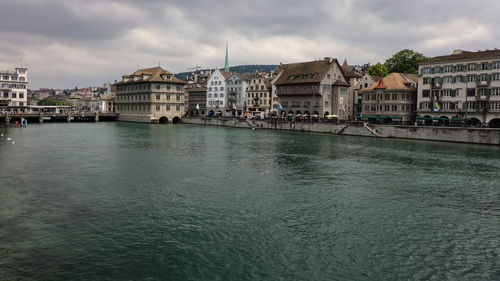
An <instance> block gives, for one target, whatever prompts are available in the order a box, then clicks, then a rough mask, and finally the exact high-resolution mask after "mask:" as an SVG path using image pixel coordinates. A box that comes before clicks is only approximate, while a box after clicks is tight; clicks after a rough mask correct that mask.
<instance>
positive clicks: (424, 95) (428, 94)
mask: <svg viewBox="0 0 500 281" xmlns="http://www.w3.org/2000/svg"><path fill="white" fill-rule="evenodd" d="M430 94H431V91H429V90H423V91H422V97H424V98H428V97H430Z"/></svg>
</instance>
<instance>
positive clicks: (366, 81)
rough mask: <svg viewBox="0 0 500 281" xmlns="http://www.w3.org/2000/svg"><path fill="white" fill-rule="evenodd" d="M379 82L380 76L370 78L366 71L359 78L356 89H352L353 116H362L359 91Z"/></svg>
mask: <svg viewBox="0 0 500 281" xmlns="http://www.w3.org/2000/svg"><path fill="white" fill-rule="evenodd" d="M378 80H380V76H371V75H370V74H369V73H368V71H365V73H363V74H362V75H361V78H359V81H358V83H357V84H356V87H354V105H353V110H354V115H355V116H356V115H362V114H363V108H362V96H361V94H360V90H362V89H365V88H368V87H369V86H371V85H373V84H374V83H376V82H378Z"/></svg>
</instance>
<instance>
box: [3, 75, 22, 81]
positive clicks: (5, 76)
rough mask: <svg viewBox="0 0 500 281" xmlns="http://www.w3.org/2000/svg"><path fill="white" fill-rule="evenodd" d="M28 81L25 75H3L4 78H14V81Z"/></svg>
mask: <svg viewBox="0 0 500 281" xmlns="http://www.w3.org/2000/svg"><path fill="white" fill-rule="evenodd" d="M18 79H19V81H26V78H25V77H24V76H19V77H18V76H8V75H4V76H2V80H12V81H18Z"/></svg>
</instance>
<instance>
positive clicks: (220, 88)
mask: <svg viewBox="0 0 500 281" xmlns="http://www.w3.org/2000/svg"><path fill="white" fill-rule="evenodd" d="M230 76H231V73H230V72H227V71H221V70H218V69H216V70H215V71H214V72H213V73H212V75H211V76H210V78H209V79H208V81H207V110H208V115H220V116H222V115H227V116H229V115H230V114H229V108H227V104H228V100H227V94H226V90H227V89H226V80H227V79H228V78H229V77H230Z"/></svg>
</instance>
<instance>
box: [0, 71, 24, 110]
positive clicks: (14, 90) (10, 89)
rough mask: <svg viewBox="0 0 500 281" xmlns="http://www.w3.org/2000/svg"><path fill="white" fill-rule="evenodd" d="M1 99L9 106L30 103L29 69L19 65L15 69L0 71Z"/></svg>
mask: <svg viewBox="0 0 500 281" xmlns="http://www.w3.org/2000/svg"><path fill="white" fill-rule="evenodd" d="M0 94H1V95H0V99H1V100H3V101H4V102H7V101H8V105H9V106H27V105H28V69H27V68H23V67H17V68H16V69H15V71H9V70H6V71H0Z"/></svg>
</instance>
